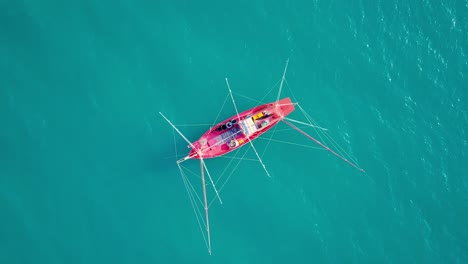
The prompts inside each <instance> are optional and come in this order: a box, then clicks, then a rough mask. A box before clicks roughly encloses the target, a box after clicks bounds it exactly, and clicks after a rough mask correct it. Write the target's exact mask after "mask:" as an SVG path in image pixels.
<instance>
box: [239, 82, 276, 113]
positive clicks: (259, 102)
mask: <svg viewBox="0 0 468 264" xmlns="http://www.w3.org/2000/svg"><path fill="white" fill-rule="evenodd" d="M280 81H281V79H279V80H278V81H276V83H275V84H274V85H273V86H272V87H271V88H270V89H268V90H267V91H268V92H267V93H266V94H265V95H264V96H263V97H262V99H261V100H260V101H259V100H257V99H253V98H251V97H248V96H245V95H243V94H240V93H237V92H232V93H233V94H235V95H238V96H240V97H244V98H246V99H249V100H252V101H254V102H256V103H257V105H256V106H255V107H257V106H259V105H260V104H264V102H263V99H265V97H267V96H268V95H269V94H270V93H271V92H272V91H273V89H275V87H276V86H277V85H278V84H279V83H280ZM255 107H253V108H255Z"/></svg>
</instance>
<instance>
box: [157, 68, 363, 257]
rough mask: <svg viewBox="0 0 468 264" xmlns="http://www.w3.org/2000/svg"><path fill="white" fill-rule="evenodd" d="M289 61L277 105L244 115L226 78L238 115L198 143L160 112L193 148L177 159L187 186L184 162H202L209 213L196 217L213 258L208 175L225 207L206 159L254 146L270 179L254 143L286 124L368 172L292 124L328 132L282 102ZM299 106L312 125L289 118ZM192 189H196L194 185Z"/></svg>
mask: <svg viewBox="0 0 468 264" xmlns="http://www.w3.org/2000/svg"><path fill="white" fill-rule="evenodd" d="M288 62H289V60H288V61H287V62H286V67H285V69H284V72H283V77H282V79H281V84H280V88H279V91H278V96H277V100H276V101H275V102H271V103H267V104H262V105H259V106H256V107H253V108H251V109H248V110H245V111H243V112H241V113H239V112H238V110H237V106H236V103H235V100H234V96H233V93H232V91H231V88H230V85H229V82H228V80H227V78H226V84H227V87H228V90H229V94H230V96H231V99H232V102H233V105H234V108H235V110H236V114H235V115H233V116H231V117H229V118H227V119H225V120H223V121H222V122H219V123H218V124H216V125H215V126H213V127H210V128H209V129H208V130H207V131H206V132H205V133H204V134H203V135H202V136H201V137H200V138H199V139H198V140H197V141H194V142H191V141H190V140H188V139H187V138H186V137H185V136H184V134H182V132H180V130H179V129H178V128H177V126H175V125H174V124H172V122H171V121H170V120H169V119H168V118H166V116H164V115H163V114H162V113H161V112H159V114H161V116H162V117H163V118H164V119H165V120H166V121H167V122H168V123H169V124H170V125H171V126H172V127H173V128H174V130H175V131H177V133H178V134H179V135H180V136H181V137H182V138H183V139H184V140H185V141H186V142H187V143H188V145H189V148H191V150H190V152H189V154H188V155H187V156H185V157H184V158H182V159H179V160H177V165H178V166H179V170H180V172H181V174H182V176H183V179H184V184H186V181H187V180H188V179H187V177H186V176H185V173H184V171H183V170H182V167H181V165H180V163H182V162H184V161H187V160H189V159H198V160H200V174H201V180H202V187H203V208H204V211H205V220H204V221H203V220H202V221H200V219H198V215H197V214H196V216H197V220H198V222H199V224H200V223H201V222H203V223H204V225H205V228H206V235H207V236H206V238H205V235H203V237H204V238H205V242H206V245H207V248H208V253H209V254H210V255H211V238H210V237H211V236H210V224H209V214H208V208H209V205H208V201H207V194H206V184H205V172H206V174H207V175H208V177H209V180H210V181H211V185H212V187H213V189H214V191H215V193H216V196H217V198H218V199H219V201H220V203H221V204H222V200H221V198H220V196H219V192H218V190H217V189H216V186H215V183H214V182H213V179H212V177H211V175H210V173H209V171H208V168H207V167H206V164H205V162H204V159H208V158H216V157H220V156H223V155H225V154H227V153H229V152H231V151H234V150H236V149H239V148H241V147H243V146H244V145H250V146H251V147H252V149H253V150H254V152H255V154H256V156H257V158H258V161H259V162H260V163H261V165H262V167H263V169H264V170H265V172H266V174H267V175H268V176H270V173H269V172H268V170H267V169H266V166H265V164H264V163H263V161H262V159H261V157H260V155H259V154H258V152H257V150H256V149H255V146H254V145H253V143H252V142H253V141H254V140H255V139H256V138H258V137H260V136H261V135H262V134H264V133H265V132H267V131H268V130H270V129H271V128H273V127H274V126H276V125H277V124H278V123H279V122H283V123H285V124H286V125H288V126H290V127H291V128H293V129H294V130H296V131H298V132H300V133H301V134H303V135H304V136H306V137H307V138H309V139H310V140H312V141H314V142H315V143H316V144H318V145H319V146H320V147H322V148H324V149H325V150H327V151H328V152H330V153H332V154H333V155H335V156H337V157H338V158H340V159H342V160H343V161H345V162H346V163H348V164H349V165H351V166H352V167H354V168H356V169H358V170H359V171H361V172H364V170H363V169H362V168H361V167H359V166H358V165H356V164H355V163H354V162H352V161H350V160H348V159H347V158H345V157H344V156H342V155H340V154H338V153H337V152H335V151H334V150H332V149H330V148H329V147H328V146H327V145H325V144H324V143H322V142H321V141H319V140H317V139H316V138H314V137H312V136H311V135H309V134H308V133H306V132H304V131H303V130H302V129H300V128H299V127H297V126H295V125H294V124H292V123H298V124H301V125H306V126H311V127H314V128H318V129H322V130H326V129H324V128H322V127H319V126H316V125H313V124H312V123H311V120H310V119H309V118H308V114H307V113H305V111H304V110H303V109H302V107H301V106H300V105H299V104H298V103H297V102H296V103H293V102H292V101H291V99H290V98H289V97H287V98H283V99H279V98H280V95H281V90H282V87H283V83H284V80H285V75H286V70H287V68H288ZM295 106H298V107H299V108H300V109H301V111H302V112H303V113H304V115H305V116H306V119H307V120H308V121H309V122H308V123H306V122H302V121H298V120H294V119H291V118H288V115H289V114H291V113H292V112H293V111H294V110H295ZM309 117H310V115H309ZM187 186H188V185H186V188H187V191H188V192H190V190H189V188H188V187H187ZM191 188H193V187H192V186H191ZM189 194H190V193H189ZM190 199H191V202H192V206H194V200H195V199H194V197H193V196H192V197H191V198H190ZM192 199H193V200H192ZM194 209H195V207H194Z"/></svg>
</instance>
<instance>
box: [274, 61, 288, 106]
mask: <svg viewBox="0 0 468 264" xmlns="http://www.w3.org/2000/svg"><path fill="white" fill-rule="evenodd" d="M288 64H289V58H288V59H287V60H286V67H284V72H283V77H282V78H281V84H280V88H279V91H278V96H277V97H276V103H278V101H279V99H280V96H281V90H282V89H283V83H284V78H285V77H286V71H287V70H288Z"/></svg>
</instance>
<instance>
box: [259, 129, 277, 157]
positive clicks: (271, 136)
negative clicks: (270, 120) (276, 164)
mask: <svg viewBox="0 0 468 264" xmlns="http://www.w3.org/2000/svg"><path fill="white" fill-rule="evenodd" d="M277 127H278V126H275V127H274V128H273V132H272V133H271V135H270V140H268V143H267V145H266V147H265V149H264V150H263V153H262V158H263V156H264V155H265V152H266V151H267V149H268V146H270V142H271V139H272V138H273V135H274V134H275V132H276V128H277Z"/></svg>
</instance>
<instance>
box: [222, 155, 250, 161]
mask: <svg viewBox="0 0 468 264" xmlns="http://www.w3.org/2000/svg"><path fill="white" fill-rule="evenodd" d="M218 158H225V159H237V160H245V161H258V160H256V159H248V158H244V159H243V158H237V157H231V156H219V157H218Z"/></svg>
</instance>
